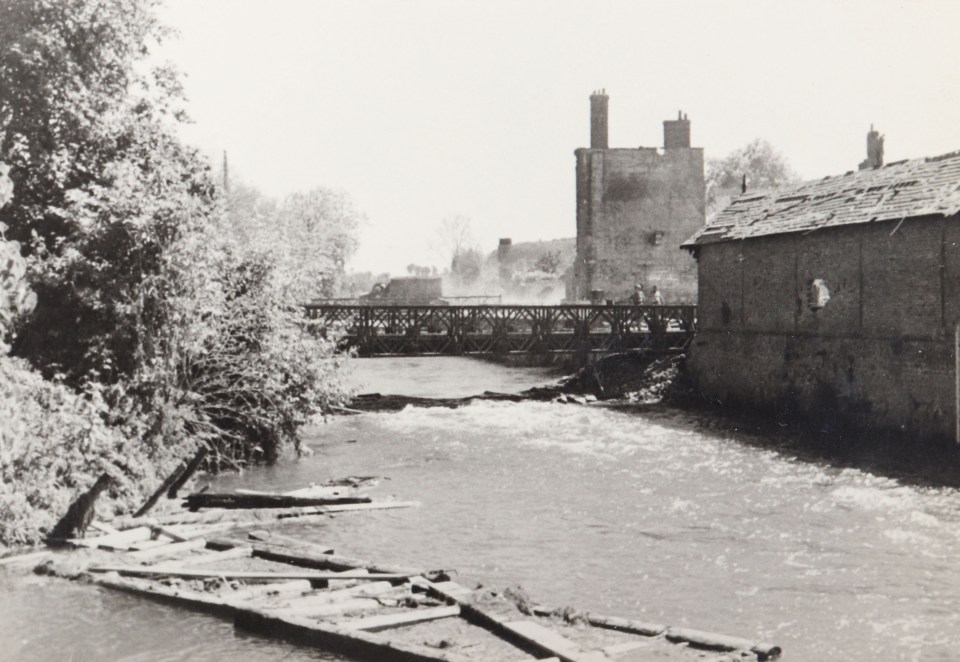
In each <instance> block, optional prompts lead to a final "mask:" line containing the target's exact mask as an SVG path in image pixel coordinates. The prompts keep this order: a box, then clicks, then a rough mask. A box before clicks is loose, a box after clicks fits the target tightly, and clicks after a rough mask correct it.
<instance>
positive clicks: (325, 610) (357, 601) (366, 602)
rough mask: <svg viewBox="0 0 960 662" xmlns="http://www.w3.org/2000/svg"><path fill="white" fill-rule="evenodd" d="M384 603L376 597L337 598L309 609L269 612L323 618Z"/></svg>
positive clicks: (368, 608)
mask: <svg viewBox="0 0 960 662" xmlns="http://www.w3.org/2000/svg"><path fill="white" fill-rule="evenodd" d="M383 608H384V605H383V603H381V602H380V601H379V600H377V599H376V598H373V597H371V598H351V599H349V600H338V601H337V602H330V603H328V604H325V605H314V606H313V607H310V608H309V609H271V610H270V611H271V613H276V614H278V615H286V616H306V617H309V618H324V617H329V616H339V615H341V614H343V613H344V612H348V611H349V612H361V611H376V610H377V609H383Z"/></svg>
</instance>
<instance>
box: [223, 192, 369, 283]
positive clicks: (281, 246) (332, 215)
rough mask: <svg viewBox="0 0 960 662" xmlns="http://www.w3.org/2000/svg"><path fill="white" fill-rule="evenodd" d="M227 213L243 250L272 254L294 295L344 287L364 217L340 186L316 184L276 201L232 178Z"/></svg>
mask: <svg viewBox="0 0 960 662" xmlns="http://www.w3.org/2000/svg"><path fill="white" fill-rule="evenodd" d="M227 214H228V218H229V222H230V226H231V228H232V229H233V232H234V235H235V237H236V238H237V240H238V241H239V242H240V244H241V246H242V247H243V248H244V250H252V251H255V252H265V253H269V254H270V255H271V256H273V259H274V260H275V261H276V263H277V265H278V269H279V273H280V274H282V275H283V276H284V277H285V278H286V285H287V287H288V290H289V293H290V295H291V296H295V297H299V299H300V300H301V301H306V300H311V299H316V298H329V297H331V296H333V294H334V293H335V292H336V291H337V290H339V289H340V287H341V285H342V282H343V279H344V266H345V264H346V261H347V259H348V258H349V257H350V256H351V255H352V254H353V252H354V251H355V250H356V247H357V239H356V234H357V228H358V226H359V224H360V223H361V222H362V220H363V215H362V214H361V213H360V211H359V210H358V209H357V207H356V205H355V204H354V203H353V201H352V200H351V199H350V197H349V196H348V195H347V194H346V193H344V192H342V191H336V190H333V189H328V188H322V187H318V188H315V189H312V190H310V191H308V192H306V193H294V194H292V195H289V196H287V197H285V198H284V199H283V200H281V201H279V202H277V201H275V200H273V199H271V198H268V197H266V196H264V195H262V194H261V193H260V192H259V191H257V190H256V189H255V188H253V187H251V186H247V185H245V184H242V183H233V182H231V185H230V191H229V192H228V193H227Z"/></svg>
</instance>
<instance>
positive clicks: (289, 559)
mask: <svg viewBox="0 0 960 662" xmlns="http://www.w3.org/2000/svg"><path fill="white" fill-rule="evenodd" d="M249 544H250V542H249V541H247V540H242V539H239V538H216V539H214V540H209V541H208V542H207V546H208V547H212V548H214V549H229V548H231V547H236V546H238V545H249ZM252 547H253V550H254V554H255V555H256V556H257V557H258V558H262V559H264V560H267V561H279V562H281V563H289V564H290V565H297V566H301V567H304V568H324V569H329V570H353V569H356V568H366V569H367V570H369V571H370V572H376V573H388V574H400V575H404V576H405V577H415V576H418V575H423V574H424V571H423V570H420V569H417V568H407V567H403V566H394V565H388V564H382V563H374V562H372V561H365V560H363V559H355V558H350V557H348V556H340V555H338V554H315V553H313V552H309V553H305V552H301V551H299V550H297V549H293V548H290V547H288V546H287V545H274V544H271V543H253V545H252Z"/></svg>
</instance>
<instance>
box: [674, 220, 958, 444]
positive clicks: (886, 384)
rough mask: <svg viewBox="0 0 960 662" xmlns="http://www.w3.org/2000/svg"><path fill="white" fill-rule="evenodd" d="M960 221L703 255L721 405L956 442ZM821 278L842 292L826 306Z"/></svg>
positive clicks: (701, 345) (798, 238) (714, 387)
mask: <svg viewBox="0 0 960 662" xmlns="http://www.w3.org/2000/svg"><path fill="white" fill-rule="evenodd" d="M958 221H960V218H957V217H953V218H951V219H947V220H944V219H939V218H923V219H910V220H907V221H904V222H902V223H899V224H898V223H895V222H884V223H871V224H863V225H856V226H846V227H842V228H835V229H824V230H819V231H816V232H812V233H808V234H803V233H794V234H785V235H778V236H773V237H766V238H757V239H750V240H746V241H741V242H724V243H718V244H711V245H705V246H702V247H700V249H699V251H700V252H699V281H700V287H699V289H700V308H699V314H700V329H701V331H700V332H699V333H698V335H697V338H696V340H695V341H694V344H693V346H692V348H691V352H690V369H691V372H692V374H693V375H694V376H695V378H696V379H697V380H698V382H699V384H700V387H701V388H702V390H703V391H704V393H705V394H707V395H709V396H710V397H711V398H716V399H720V400H724V399H732V400H736V401H740V402H743V403H749V404H753V405H760V406H764V407H768V408H771V409H775V410H777V411H787V410H793V412H794V413H796V412H797V411H798V410H799V411H803V412H808V413H812V414H814V415H824V416H836V415H842V416H845V417H847V418H850V419H852V420H854V421H856V422H858V423H861V424H862V425H865V426H867V427H881V428H898V429H904V428H906V429H910V430H911V431H912V432H916V433H918V434H921V435H924V436H946V437H952V436H953V434H954V425H955V422H954V398H955V392H954V389H955V383H954V357H953V346H954V327H955V325H956V324H957V322H958V319H960V317H958V316H960V224H958ZM814 280H818V281H821V282H822V284H823V286H824V287H825V288H826V290H827V291H828V292H829V301H827V302H826V303H825V305H823V306H822V307H816V306H815V305H812V304H813V303H815V302H813V301H812V300H811V296H810V294H811V283H812V281H814Z"/></svg>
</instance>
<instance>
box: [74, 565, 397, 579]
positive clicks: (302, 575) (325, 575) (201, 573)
mask: <svg viewBox="0 0 960 662" xmlns="http://www.w3.org/2000/svg"><path fill="white" fill-rule="evenodd" d="M88 569H89V571H90V572H117V573H120V574H121V575H133V576H134V577H155V576H159V575H165V576H170V577H184V578H194V579H196V578H207V577H222V578H224V579H250V580H256V579H261V580H270V579H307V580H310V581H329V580H331V579H359V580H362V581H379V580H383V579H386V580H403V579H407V575H396V574H376V575H373V574H364V573H361V572H351V573H336V572H306V571H303V572H253V571H247V570H216V569H213V570H189V569H181V570H166V569H164V568H157V567H150V566H134V565H101V566H91V567H90V568H88Z"/></svg>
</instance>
